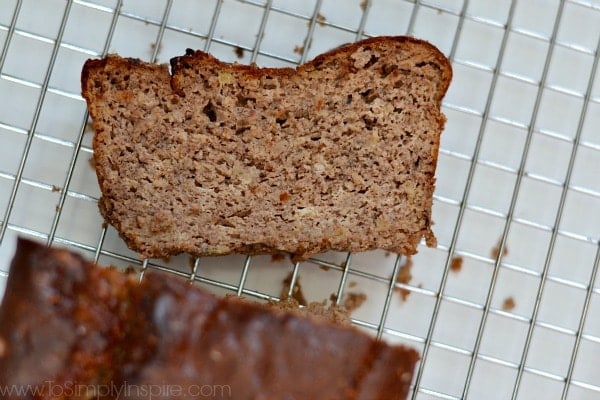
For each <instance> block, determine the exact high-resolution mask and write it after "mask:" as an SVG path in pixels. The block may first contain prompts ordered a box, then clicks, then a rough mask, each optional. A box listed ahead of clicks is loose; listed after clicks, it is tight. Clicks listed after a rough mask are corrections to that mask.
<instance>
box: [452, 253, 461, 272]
mask: <svg viewBox="0 0 600 400" xmlns="http://www.w3.org/2000/svg"><path fill="white" fill-rule="evenodd" d="M462 265H463V258H462V257H460V256H458V257H453V258H452V261H451V262H450V271H452V272H460V270H461V269H462Z"/></svg>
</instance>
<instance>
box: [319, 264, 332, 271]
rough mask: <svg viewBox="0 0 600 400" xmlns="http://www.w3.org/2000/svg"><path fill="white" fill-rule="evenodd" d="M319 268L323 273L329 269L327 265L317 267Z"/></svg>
mask: <svg viewBox="0 0 600 400" xmlns="http://www.w3.org/2000/svg"><path fill="white" fill-rule="evenodd" d="M319 268H321V269H322V270H323V271H329V269H330V268H329V267H328V266H327V265H319Z"/></svg>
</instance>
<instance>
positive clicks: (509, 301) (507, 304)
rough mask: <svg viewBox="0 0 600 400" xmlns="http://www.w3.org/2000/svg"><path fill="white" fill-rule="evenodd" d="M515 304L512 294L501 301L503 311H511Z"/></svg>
mask: <svg viewBox="0 0 600 400" xmlns="http://www.w3.org/2000/svg"><path fill="white" fill-rule="evenodd" d="M516 306H517V303H515V299H514V298H513V297H512V296H510V297H507V298H505V299H504V301H503V302H502V310H504V311H512V310H514V309H515V307H516Z"/></svg>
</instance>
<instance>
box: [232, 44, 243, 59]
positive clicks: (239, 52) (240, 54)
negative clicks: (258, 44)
mask: <svg viewBox="0 0 600 400" xmlns="http://www.w3.org/2000/svg"><path fill="white" fill-rule="evenodd" d="M233 52H234V53H235V55H236V57H237V58H242V57H244V49H243V48H241V47H240V46H235V47H234V48H233Z"/></svg>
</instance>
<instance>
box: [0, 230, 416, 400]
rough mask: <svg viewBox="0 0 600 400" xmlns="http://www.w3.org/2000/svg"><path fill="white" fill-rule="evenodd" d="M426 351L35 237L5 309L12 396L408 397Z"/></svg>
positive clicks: (2, 341)
mask: <svg viewBox="0 0 600 400" xmlns="http://www.w3.org/2000/svg"><path fill="white" fill-rule="evenodd" d="M418 359H419V356H418V354H417V352H416V351H414V350H412V349H409V348H406V347H403V346H390V345H387V344H385V343H383V342H381V341H376V340H375V339H374V338H371V337H369V336H367V335H366V334H364V333H362V332H360V331H359V330H358V329H356V328H353V327H349V326H343V325H339V324H335V323H332V322H329V321H326V320H324V319H323V318H319V319H316V318H307V317H302V316H299V315H298V314H297V313H290V312H284V311H281V310H277V309H275V308H274V307H268V306H265V305H260V304H256V303H252V302H250V301H241V300H239V299H236V298H231V297H229V298H228V297H226V298H221V299H219V298H216V297H214V296H213V295H211V294H209V293H207V292H205V291H203V290H201V289H199V288H197V287H194V286H191V285H190V284H189V283H188V282H186V281H184V280H182V279H180V278H178V277H175V276H173V275H167V274H165V273H159V272H149V273H148V274H146V275H145V276H144V279H143V280H142V282H141V283H140V282H138V280H137V279H135V277H134V276H127V275H124V274H122V273H120V272H118V271H117V270H114V269H108V268H100V267H97V266H95V265H93V264H91V263H89V262H86V261H85V260H84V259H82V258H81V257H79V256H78V255H76V254H73V253H71V252H69V251H66V250H61V249H51V248H47V247H45V246H43V245H39V244H36V243H34V242H31V241H26V240H20V241H19V243H18V246H17V255H16V256H15V258H14V260H13V263H12V265H11V269H10V275H9V278H8V284H7V288H6V295H5V297H4V299H3V302H2V305H1V306H0V388H4V392H3V397H2V398H3V399H9V400H10V399H15V400H16V399H37V400H41V399H84V398H85V399H88V398H90V399H91V398H94V399H117V398H118V399H148V398H152V399H172V398H177V397H182V398H186V399H187V398H199V397H210V398H214V399H239V400H244V399H248V400H250V399H292V398H293V399H349V400H366V399H381V400H384V399H385V400H387V399H400V400H401V399H405V398H406V395H407V392H408V390H409V386H410V382H411V380H412V374H413V370H414V366H415V363H416V362H417V360H418ZM11 388H12V389H11ZM9 390H12V391H9ZM7 391H9V392H7ZM175 391H176V392H175ZM209 394H210V395H209Z"/></svg>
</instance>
